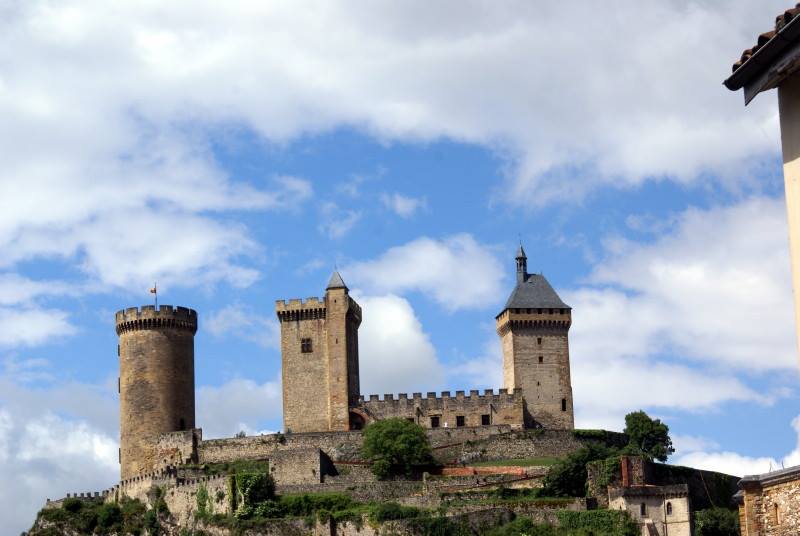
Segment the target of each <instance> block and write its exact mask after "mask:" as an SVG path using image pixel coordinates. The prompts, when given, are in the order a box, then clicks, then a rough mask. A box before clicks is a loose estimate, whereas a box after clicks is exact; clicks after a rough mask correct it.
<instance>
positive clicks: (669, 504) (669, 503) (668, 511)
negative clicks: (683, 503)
mask: <svg viewBox="0 0 800 536" xmlns="http://www.w3.org/2000/svg"><path fill="white" fill-rule="evenodd" d="M667 515H668V516H671V515H672V503H671V502H668V503H667Z"/></svg>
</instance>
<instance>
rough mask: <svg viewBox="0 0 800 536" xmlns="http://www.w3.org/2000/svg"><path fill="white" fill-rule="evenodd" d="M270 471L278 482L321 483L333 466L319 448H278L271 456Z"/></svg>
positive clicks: (331, 471)
mask: <svg viewBox="0 0 800 536" xmlns="http://www.w3.org/2000/svg"><path fill="white" fill-rule="evenodd" d="M269 471H270V474H271V475H272V478H274V479H275V483H276V484H279V485H280V484H319V483H320V482H322V481H323V479H324V477H325V474H326V473H333V466H332V464H331V463H330V460H328V456H326V455H325V454H324V453H323V452H322V451H321V450H319V449H318V448H310V449H293V450H276V451H275V452H273V453H272V454H271V455H270V457H269Z"/></svg>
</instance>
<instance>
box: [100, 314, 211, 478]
mask: <svg viewBox="0 0 800 536" xmlns="http://www.w3.org/2000/svg"><path fill="white" fill-rule="evenodd" d="M116 328H117V335H118V336H119V347H118V348H117V353H118V354H119V400H120V403H119V406H120V423H119V425H120V460H119V461H120V473H121V477H122V479H123V480H124V479H126V478H129V477H131V476H135V475H137V474H139V473H140V472H142V471H149V470H151V468H152V467H153V465H154V463H155V462H156V459H155V457H156V441H157V439H158V436H159V434H163V433H166V432H175V431H178V430H191V429H192V428H194V334H195V333H196V332H197V313H196V312H195V311H194V310H192V309H187V308H186V307H175V308H173V307H172V306H171V305H162V306H161V307H160V308H159V309H156V308H155V307H153V306H152V305H145V306H143V307H141V308H136V307H131V308H129V309H125V310H122V311H118V312H117V314H116Z"/></svg>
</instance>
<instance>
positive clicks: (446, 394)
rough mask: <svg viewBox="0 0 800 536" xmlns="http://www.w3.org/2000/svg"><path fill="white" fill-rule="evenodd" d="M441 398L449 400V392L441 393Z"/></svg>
mask: <svg viewBox="0 0 800 536" xmlns="http://www.w3.org/2000/svg"><path fill="white" fill-rule="evenodd" d="M442 398H450V391H442Z"/></svg>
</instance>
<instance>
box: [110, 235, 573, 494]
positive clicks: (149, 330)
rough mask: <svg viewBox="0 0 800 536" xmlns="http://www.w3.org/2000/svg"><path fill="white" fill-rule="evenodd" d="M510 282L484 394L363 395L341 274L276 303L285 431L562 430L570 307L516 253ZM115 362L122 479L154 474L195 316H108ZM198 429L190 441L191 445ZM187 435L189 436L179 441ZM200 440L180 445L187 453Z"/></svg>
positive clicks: (182, 416) (189, 358) (351, 310)
mask: <svg viewBox="0 0 800 536" xmlns="http://www.w3.org/2000/svg"><path fill="white" fill-rule="evenodd" d="M516 269H517V278H516V286H515V288H514V290H513V292H512V293H511V296H510V297H509V299H508V301H507V303H506V305H505V307H504V308H503V310H502V311H501V312H500V313H499V314H498V315H497V316H496V326H497V333H498V335H499V336H500V340H501V345H502V349H503V382H504V386H503V388H501V389H500V390H499V393H494V392H493V391H492V390H484V391H483V393H481V392H479V391H477V390H471V391H469V394H467V393H466V392H465V391H456V392H455V395H454V396H453V395H451V393H450V392H448V391H444V392H442V393H441V394H440V395H439V396H436V393H426V395H425V396H423V395H422V393H413V394H412V395H411V396H409V395H407V394H403V393H401V394H399V395H397V396H395V395H392V394H386V395H383V397H382V398H381V397H379V396H378V395H370V396H366V397H365V396H362V395H361V391H360V383H359V371H358V369H359V348H358V328H359V325H360V324H361V318H362V312H361V307H359V305H358V303H356V301H355V300H354V299H353V298H352V297H351V296H350V295H349V290H348V288H347V285H345V283H344V281H343V280H342V277H341V276H340V275H339V273H338V272H334V274H333V275H332V276H331V278H330V281H329V283H328V286H327V288H326V290H325V296H324V297H323V298H308V299H306V300H299V299H293V300H289V301H288V302H286V301H284V300H279V301H277V302H276V305H275V309H276V314H277V316H278V319H279V321H280V325H281V356H282V380H283V417H284V431H285V432H286V433H293V434H294V433H306V432H346V431H351V430H359V429H361V428H363V427H364V426H366V425H367V424H369V423H371V422H374V421H376V420H380V419H385V418H389V417H400V418H405V419H408V420H411V421H413V422H416V423H418V424H420V425H421V426H423V427H425V428H429V429H434V428H449V429H452V428H462V427H469V428H471V427H490V426H497V425H504V427H505V428H508V429H511V430H514V429H524V428H545V429H551V430H569V429H572V428H573V426H574V418H573V405H572V386H571V384H570V367H569V340H568V334H569V328H570V325H571V321H572V314H571V309H570V307H569V306H568V305H566V304H565V303H564V302H563V301H562V300H561V298H559V296H558V294H556V292H555V291H554V290H553V288H552V287H551V286H550V284H549V283H548V282H547V280H546V279H545V278H544V276H543V275H541V274H529V273H528V272H527V257H526V255H525V251H524V250H523V248H522V246H520V248H519V250H518V252H517V255H516ZM116 331H117V334H118V335H119V347H118V354H119V359H120V377H119V394H120V466H121V475H122V479H127V478H130V477H132V476H135V475H137V474H141V473H143V472H147V471H151V470H153V468H154V467H158V466H159V464H160V462H162V461H163V460H162V458H163V448H162V447H163V445H162V446H159V445H160V443H159V441H160V440H161V439H160V438H162V436H163V435H164V434H170V433H173V432H181V431H192V430H194V429H195V410H194V334H195V333H196V331H197V313H196V312H195V311H194V310H191V309H187V308H184V307H175V308H173V307H172V306H168V305H166V306H165V305H162V306H161V307H160V308H158V309H156V308H155V307H152V306H144V307H141V308H130V309H125V310H123V311H119V312H117V314H116ZM198 435H199V434H194V435H192V434H189V436H191V437H193V438H194V439H193V441H194V442H195V443H196V442H197V441H200V439H199V437H198ZM187 437H188V436H187ZM196 448H197V445H196V444H195V445H194V446H193V447H191V446H190V447H189V449H190V450H192V449H194V450H196Z"/></svg>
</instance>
